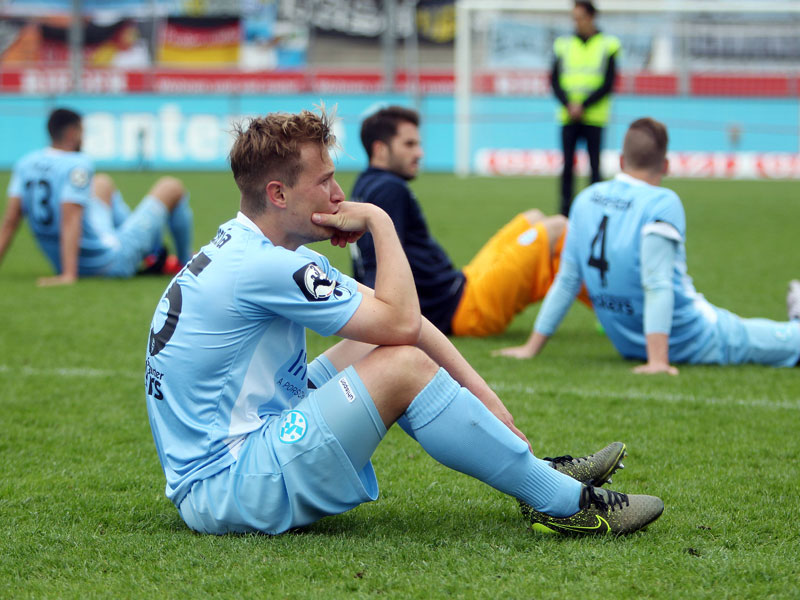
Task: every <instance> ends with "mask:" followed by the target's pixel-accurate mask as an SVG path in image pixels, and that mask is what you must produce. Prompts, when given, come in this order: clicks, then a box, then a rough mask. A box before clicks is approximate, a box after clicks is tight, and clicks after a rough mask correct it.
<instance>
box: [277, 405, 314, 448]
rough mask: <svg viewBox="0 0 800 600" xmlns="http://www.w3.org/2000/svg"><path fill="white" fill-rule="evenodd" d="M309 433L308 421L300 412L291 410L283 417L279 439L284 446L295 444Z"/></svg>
mask: <svg viewBox="0 0 800 600" xmlns="http://www.w3.org/2000/svg"><path fill="white" fill-rule="evenodd" d="M306 431H308V421H306V417H305V415H304V414H303V413H301V412H300V411H299V410H290V411H289V412H288V413H286V414H285V415H284V417H283V421H282V422H281V432H280V434H279V436H278V438H279V439H280V440H281V441H282V442H283V443H284V444H294V443H295V442H299V441H300V440H302V439H303V438H304V437H305V435H306Z"/></svg>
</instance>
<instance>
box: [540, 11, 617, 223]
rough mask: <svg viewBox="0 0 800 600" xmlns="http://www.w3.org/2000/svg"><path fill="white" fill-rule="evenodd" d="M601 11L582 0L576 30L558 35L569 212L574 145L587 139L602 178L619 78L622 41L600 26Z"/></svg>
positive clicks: (556, 66) (554, 74) (555, 73)
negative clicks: (607, 129) (604, 145)
mask: <svg viewBox="0 0 800 600" xmlns="http://www.w3.org/2000/svg"><path fill="white" fill-rule="evenodd" d="M596 13H597V10H596V9H595V7H594V5H593V4H592V3H591V2H584V1H578V2H575V7H574V8H573V9H572V20H573V21H574V23H575V33H573V34H572V35H567V36H562V37H559V38H558V39H556V41H555V43H554V44H553V53H554V55H555V58H554V60H553V68H552V70H551V73H550V81H551V84H552V86H553V93H554V94H555V97H556V99H557V100H558V101H559V103H560V104H561V106H560V107H559V109H558V120H559V123H560V124H561V149H562V152H563V155H564V170H563V171H562V172H561V214H563V215H565V216H569V208H570V205H571V204H572V197H573V193H572V187H573V169H574V164H573V163H574V160H575V147H576V145H577V143H578V140H579V139H581V138H582V139H584V140H585V141H586V151H587V152H588V154H589V166H590V168H591V172H592V176H591V177H592V178H591V182H592V183H597V182H598V181H600V179H601V177H600V148H601V145H602V136H603V128H604V127H605V126H606V125H607V124H608V119H609V115H610V113H611V91H612V88H613V87H614V79H615V77H616V57H617V55H618V54H619V50H620V43H619V40H618V39H617V38H616V37H614V36H612V35H606V34H604V33H602V32H600V31H598V30H597V27H596V26H595V22H594V17H595V14H596Z"/></svg>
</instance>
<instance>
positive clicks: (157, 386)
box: [144, 358, 164, 400]
mask: <svg viewBox="0 0 800 600" xmlns="http://www.w3.org/2000/svg"><path fill="white" fill-rule="evenodd" d="M145 364H146V369H145V374H144V385H145V388H146V389H147V395H148V396H151V397H152V398H153V399H155V400H163V399H164V390H163V389H162V388H161V384H162V383H164V381H163V379H164V373H163V372H162V371H159V370H158V369H156V368H155V367H154V366H153V365H151V364H150V359H149V358H148V359H147V360H146V361H145Z"/></svg>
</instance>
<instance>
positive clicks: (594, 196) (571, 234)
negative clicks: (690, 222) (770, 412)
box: [536, 173, 800, 366]
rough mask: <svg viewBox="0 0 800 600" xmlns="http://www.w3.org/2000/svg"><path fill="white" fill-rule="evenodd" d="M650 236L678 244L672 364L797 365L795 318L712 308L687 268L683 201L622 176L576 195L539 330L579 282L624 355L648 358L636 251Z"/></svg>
mask: <svg viewBox="0 0 800 600" xmlns="http://www.w3.org/2000/svg"><path fill="white" fill-rule="evenodd" d="M651 234H652V235H657V236H660V237H662V238H666V239H668V240H671V241H672V242H674V243H675V244H676V252H675V259H674V263H673V264H674V266H673V267H672V277H671V280H672V292H673V300H674V306H673V309H672V314H671V320H670V321H669V322H668V323H669V329H668V334H669V360H670V362H675V363H696V364H697V363H701V364H740V363H760V364H768V365H773V366H793V365H795V364H796V363H797V362H798V358H800V326H798V323H797V322H786V323H780V322H776V321H770V320H768V319H743V318H741V317H739V316H737V315H734V314H733V313H731V312H729V311H727V310H725V309H722V308H718V307H716V306H713V305H712V304H710V303H709V302H708V301H707V300H706V299H705V298H704V297H703V296H702V294H699V293H698V292H697V291H696V290H695V288H694V285H693V283H692V280H691V278H690V277H689V275H688V274H687V269H686V248H685V245H684V240H685V238H686V216H685V214H684V211H683V205H682V204H681V201H680V199H679V198H678V196H677V195H676V194H675V193H674V192H672V191H671V190H668V189H665V188H662V187H657V186H652V185H649V184H647V183H646V182H643V181H641V180H639V179H635V178H633V177H630V176H629V175H627V174H624V173H623V174H620V175H617V177H616V178H615V179H613V180H612V181H606V182H602V183H597V184H594V185H592V186H590V187H588V188H587V189H585V190H584V191H583V192H581V193H580V194H579V195H578V196H577V197H576V198H575V202H574V203H573V204H572V209H571V210H570V217H569V230H568V232H567V238H566V241H565V243H564V251H563V253H562V255H561V269H560V271H559V275H558V277H557V278H556V281H555V283H554V285H553V286H552V287H551V289H550V291H549V292H548V294H547V297H546V298H545V301H544V304H543V306H542V309H541V311H540V312H539V316H538V317H537V320H536V331H538V332H540V333H543V334H545V335H552V334H553V333H554V331H555V328H556V327H557V326H558V323H559V322H560V320H561V318H563V316H564V314H565V313H566V310H567V309H568V308H569V303H570V302H571V301H572V299H574V296H575V295H576V294H577V292H578V288H579V286H580V282H581V281H583V282H584V283H585V285H586V289H587V290H588V292H589V296H590V298H591V301H592V306H593V308H594V310H595V313H596V314H597V318H598V319H599V321H600V323H601V324H602V326H603V328H604V329H605V332H606V334H607V335H608V338H609V339H610V340H611V342H612V343H613V344H614V347H615V348H616V349H617V351H618V352H619V353H620V354H622V356H623V357H625V358H629V359H639V360H646V359H647V342H646V334H645V331H644V320H645V319H644V300H645V292H644V289H643V280H642V258H641V249H642V240H643V239H644V237H645V236H649V235H651ZM658 316H659V315H656V317H658ZM652 321H653V322H657V321H659V319H658V318H655V319H652Z"/></svg>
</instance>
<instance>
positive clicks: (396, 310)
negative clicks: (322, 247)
mask: <svg viewBox="0 0 800 600" xmlns="http://www.w3.org/2000/svg"><path fill="white" fill-rule="evenodd" d="M312 219H313V221H314V223H315V224H317V225H323V226H326V227H331V228H333V229H334V230H336V231H339V232H344V233H348V232H349V233H358V232H364V231H369V232H370V233H371V234H372V237H373V239H374V241H375V254H376V258H377V264H378V266H377V274H376V277H375V290H374V295H365V296H364V300H363V301H362V303H361V306H359V308H358V310H356V312H355V314H354V315H353V316H352V318H351V319H350V320H349V321H348V322H347V324H346V325H345V326H344V327H342V329H340V330H339V331H338V332H337V335H339V336H341V337H344V338H348V339H352V340H356V341H359V342H367V343H370V344H377V345H400V344H407V345H416V343H417V340H418V338H419V333H420V323H421V314H420V308H419V299H418V298H417V290H416V287H415V286H414V277H413V275H412V273H411V267H410V266H409V265H408V260H407V259H406V255H405V252H404V251H403V247H402V246H401V245H400V240H398V239H397V233H396V232H395V229H394V225H393V224H392V220H391V219H390V218H389V215H387V214H386V213H385V212H384V211H383V210H382V209H380V208H378V207H377V206H375V205H372V204H362V203H355V202H352V203H351V202H343V203H341V204H340V205H339V210H338V211H337V212H336V213H335V214H327V213H314V215H312Z"/></svg>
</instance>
